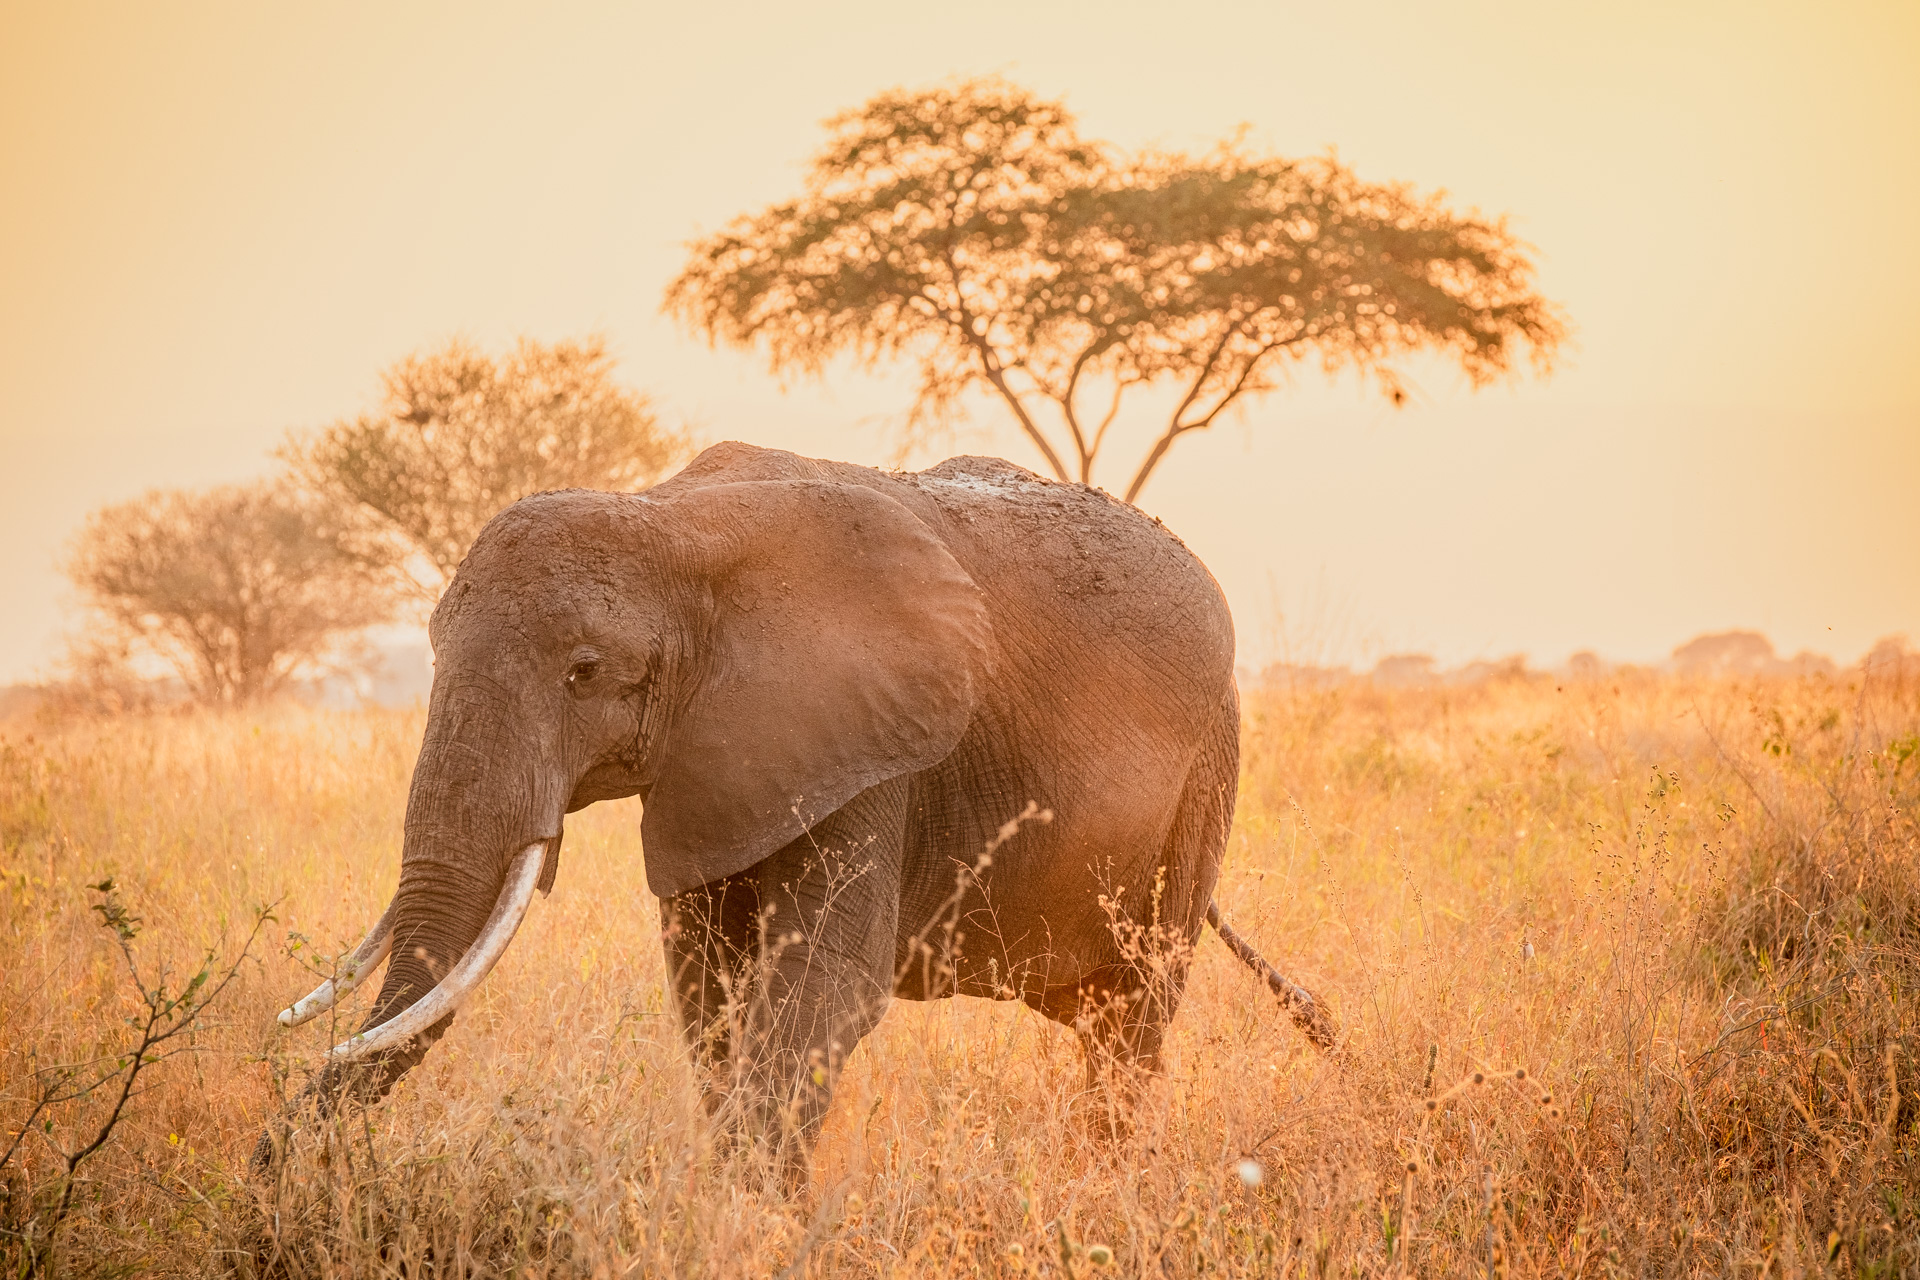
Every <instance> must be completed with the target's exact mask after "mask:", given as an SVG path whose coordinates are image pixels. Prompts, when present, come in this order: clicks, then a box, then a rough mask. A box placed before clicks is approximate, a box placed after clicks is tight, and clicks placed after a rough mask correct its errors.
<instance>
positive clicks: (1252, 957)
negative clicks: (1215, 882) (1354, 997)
mask: <svg viewBox="0 0 1920 1280" xmlns="http://www.w3.org/2000/svg"><path fill="white" fill-rule="evenodd" d="M1207 923H1208V924H1210V925H1212V926H1213V931H1214V932H1215V933H1217V934H1219V935H1220V941H1222V942H1224V943H1226V944H1227V950H1229V951H1231V952H1233V954H1234V955H1236V956H1238V957H1239V959H1240V963H1241V964H1244V965H1245V966H1247V968H1249V969H1251V970H1253V971H1254V972H1255V973H1257V974H1259V975H1260V976H1261V977H1262V978H1265V979H1266V980H1267V986H1268V987H1269V988H1270V989H1271V990H1272V991H1273V994H1274V995H1275V996H1276V997H1277V998H1278V999H1279V1001H1280V1003H1281V1004H1282V1005H1283V1006H1284V1007H1285V1008H1286V1011H1287V1012H1288V1013H1289V1014H1290V1015H1292V1017H1293V1021H1294V1024H1295V1025H1296V1026H1298V1027H1299V1028H1300V1029H1301V1030H1302V1031H1304V1032H1306V1033H1307V1039H1309V1040H1311V1041H1313V1042H1314V1043H1315V1044H1317V1045H1319V1046H1320V1047H1321V1048H1322V1049H1325V1050H1327V1051H1328V1052H1332V1051H1333V1049H1334V1048H1335V1047H1336V1045H1338V1043H1339V1040H1340V1026H1339V1024H1338V1023H1336V1022H1335V1021H1334V1020H1333V1015H1332V1014H1330V1013H1329V1012H1327V1007H1326V1005H1324V1004H1322V1003H1321V1002H1320V1000H1319V999H1318V998H1317V997H1315V996H1314V994H1313V992H1311V991H1309V990H1307V989H1306V988H1305V987H1302V986H1296V985H1295V984H1294V983H1291V982H1289V981H1287V979H1286V976H1285V975H1284V974H1282V973H1281V972H1280V971H1279V970H1278V969H1276V968H1274V967H1273V966H1272V965H1270V964H1268V963H1267V962H1266V960H1265V959H1264V958H1263V957H1262V956H1261V955H1260V953H1259V952H1258V951H1255V950H1254V949H1253V948H1252V946H1250V945H1249V944H1248V942H1247V940H1246V939H1245V938H1243V937H1241V936H1240V935H1239V934H1238V933H1235V932H1234V930H1233V926H1232V925H1230V924H1228V923H1227V922H1226V920H1225V919H1224V918H1222V916H1221V915H1220V906H1219V904H1218V903H1216V902H1214V901H1212V900H1211V899H1209V900H1208V902H1207Z"/></svg>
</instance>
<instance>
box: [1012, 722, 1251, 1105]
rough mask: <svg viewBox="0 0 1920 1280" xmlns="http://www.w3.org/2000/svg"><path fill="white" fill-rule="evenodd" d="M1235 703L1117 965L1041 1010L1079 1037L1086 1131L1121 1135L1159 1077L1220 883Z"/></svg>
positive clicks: (1051, 998) (1055, 990) (1204, 752)
mask: <svg viewBox="0 0 1920 1280" xmlns="http://www.w3.org/2000/svg"><path fill="white" fill-rule="evenodd" d="M1239 717H1240V712H1239V704H1238V701H1237V698H1235V697H1234V696H1233V695H1231V694H1230V695H1229V697H1228V699H1227V700H1226V701H1225V702H1224V703H1223V704H1222V706H1221V708H1220V714H1219V717H1218V719H1217V720H1216V722H1215V725H1214V728H1213V731H1212V732H1211V733H1210V734H1209V736H1208V739H1207V741H1206V742H1205V743H1204V744H1203V745H1202V747H1201V750H1200V751H1199V753H1198V754H1197V755H1196V756H1195V758H1194V762H1193V765H1192V766H1191V767H1190V768H1189V769H1188V772H1187V779H1186V782H1185V784H1184V785H1183V787H1182V788H1181V793H1180V802H1179V804H1178V806H1177V807H1176V809H1175V811H1174V817H1173V821H1172V822H1171V823H1170V824H1169V826H1168V829H1167V834H1166V836H1165V838H1164V840H1163V841H1162V844H1161V851H1160V858H1159V860H1158V863H1157V865H1156V866H1155V869H1154V880H1153V884H1152V885H1151V886H1149V887H1148V888H1147V891H1146V892H1144V893H1138V894H1132V895H1128V896H1129V897H1130V898H1131V899H1132V900H1133V901H1134V902H1135V903H1136V904H1137V908H1138V914H1137V915H1133V916H1122V917H1119V918H1117V919H1113V920H1110V921H1109V922H1108V927H1109V928H1110V929H1111V930H1112V931H1113V935H1114V944H1115V946H1116V948H1117V949H1118V951H1119V953H1120V956H1121V959H1120V961H1119V962H1118V963H1115V964H1110V965H1106V966H1103V967H1101V968H1099V969H1096V970H1095V971H1094V972H1092V973H1090V974H1087V975H1085V976H1084V977H1082V978H1081V979H1080V980H1079V981H1078V982H1075V983H1071V984H1067V985H1065V986H1061V987H1049V988H1047V990H1046V991H1045V992H1044V993H1042V995H1041V997H1040V1001H1039V1008H1040V1011H1041V1012H1042V1013H1044V1014H1046V1015H1047V1016H1048V1017H1050V1018H1053V1019H1054V1020H1055V1021H1057V1022H1064V1023H1066V1024H1067V1025H1069V1026H1071V1027H1072V1028H1073V1029H1074V1032H1075V1034H1077V1035H1078V1036H1079V1038H1080V1045H1081V1048H1082V1050H1083V1051H1084V1052H1085V1054H1086V1061H1087V1085H1088V1088H1087V1095H1086V1098H1087V1112H1086V1120H1087V1123H1088V1126H1089V1127H1090V1128H1091V1129H1092V1130H1093V1131H1094V1132H1095V1133H1096V1134H1098V1135H1100V1136H1103V1137H1120V1136H1123V1135H1124V1134H1125V1133H1127V1132H1128V1131H1129V1129H1130V1128H1131V1116H1132V1113H1133V1110H1134V1107H1135V1104H1136V1103H1137V1102H1138V1100H1139V1096H1140V1092H1141V1089H1142V1086H1143V1085H1144V1084H1145V1083H1146V1081H1147V1080H1148V1079H1149V1078H1151V1077H1153V1076H1156V1075H1159V1074H1160V1073H1161V1069H1162V1064H1161V1049H1162V1047H1163V1045H1164V1043H1165V1040H1166V1033H1167V1028H1168V1026H1169V1025H1170V1024H1171V1023H1172V1022H1173V1017H1174V1014H1175V1013H1177V1012H1178V1011H1179V1008H1180V998H1181V996H1182V995H1183V994H1184V993H1185V991H1186V985H1187V971H1188V968H1189V966H1190V965H1191V963H1192V960H1193V947H1194V943H1195V942H1196V941H1197V940H1198V938H1199V936H1200V925H1201V922H1202V921H1203V920H1204V919H1205V918H1206V913H1207V903H1208V902H1209V901H1211V900H1212V897H1213V888H1214V885H1215V883H1216V882H1217V881H1218V880H1219V877H1220V858H1221V854H1222V852H1223V851H1224V849H1225V847H1226V842H1227V832H1228V829H1229V828H1230V827H1231V825H1232V823H1233V806H1234V799H1235V795H1236V791H1237V787H1238V780H1239V779H1238V775H1239V767H1240V743H1239V726H1240V718H1239Z"/></svg>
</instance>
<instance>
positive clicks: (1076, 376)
mask: <svg viewBox="0 0 1920 1280" xmlns="http://www.w3.org/2000/svg"><path fill="white" fill-rule="evenodd" d="M1099 347H1100V341H1099V339H1097V338H1096V339H1095V340H1094V341H1092V342H1089V343H1088V344H1087V345H1086V347H1085V348H1084V349H1083V350H1082V351H1081V352H1080V354H1079V355H1077V356H1075V357H1074V358H1073V369H1072V371H1071V372H1069V373H1068V374H1067V386H1066V390H1064V391H1062V392H1061V393H1060V395H1059V397H1058V399H1059V402H1060V411H1061V413H1063V414H1064V415H1065V416H1066V419H1067V430H1069V431H1071V432H1072V433H1073V448H1074V452H1076V453H1078V454H1079V455H1080V483H1081V484H1088V483H1090V482H1091V479H1092V476H1093V455H1094V454H1095V453H1097V452H1098V451H1099V447H1100V446H1099V445H1097V444H1096V445H1095V446H1094V447H1093V448H1092V449H1089V448H1087V437H1086V435H1085V434H1084V433H1083V432H1082V431H1081V430H1080V415H1079V414H1077V413H1075V412H1074V409H1073V395H1074V392H1075V391H1076V390H1078V389H1079V386H1080V375H1081V374H1082V373H1084V372H1085V371H1086V368H1087V362H1088V361H1089V360H1091V359H1093V354H1094V352H1095V351H1097V350H1098V349H1099Z"/></svg>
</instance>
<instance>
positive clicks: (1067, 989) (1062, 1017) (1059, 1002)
mask: <svg viewBox="0 0 1920 1280" xmlns="http://www.w3.org/2000/svg"><path fill="white" fill-rule="evenodd" d="M1185 982H1186V966H1185V964H1184V963H1183V961H1182V959H1181V958H1180V957H1179V956H1178V954H1177V952H1175V953H1173V954H1162V955H1158V956H1153V957H1136V958H1134V959H1130V960H1128V961H1125V962H1122V963H1118V964H1112V965H1106V966H1103V967H1101V968H1099V969H1096V970H1094V971H1093V972H1092V973H1089V974H1087V975H1085V976H1084V977H1082V978H1081V979H1080V980H1079V981H1078V982H1073V983H1066V984H1063V985H1060V986H1054V987H1048V988H1047V989H1046V990H1045V991H1044V992H1042V993H1041V994H1040V996H1039V998H1038V1000H1036V1001H1033V1002H1031V1003H1033V1005H1034V1007H1035V1008H1037V1009H1038V1010H1039V1011H1040V1012H1041V1013H1042V1014H1044V1015H1046V1016H1047V1017H1048V1018H1051V1019H1052V1020H1053V1021H1055V1022H1059V1023H1062V1024H1063V1025H1065V1026H1068V1027H1071V1028H1072V1029H1073V1033H1074V1035H1075V1037H1076V1038H1078V1039H1079V1041H1080V1049H1081V1052H1082V1053H1083V1054H1084V1056H1085V1059H1086V1071H1087V1076H1086V1079H1087V1086H1086V1091H1085V1092H1084V1093H1083V1094H1082V1095H1081V1097H1080V1099H1079V1100H1078V1101H1077V1103H1076V1107H1075V1109H1076V1110H1077V1111H1078V1112H1079V1113H1080V1116H1081V1119H1082V1121H1083V1122H1084V1123H1085V1125H1086V1127H1087V1130H1088V1132H1090V1133H1091V1134H1093V1136H1095V1137H1096V1138H1101V1139H1116V1138H1122V1137H1125V1136H1126V1135H1127V1134H1128V1133H1129V1132H1130V1131H1131V1129H1132V1115H1133V1111H1134V1108H1135V1105H1136V1104H1137V1103H1138V1101H1139V1098H1140V1093H1141V1090H1142V1089H1143V1087H1144V1086H1145V1084H1146V1082H1147V1081H1148V1080H1149V1079H1151V1078H1152V1077H1154V1076H1157V1075H1159V1074H1160V1073H1161V1059H1160V1050H1161V1046H1162V1044H1163V1042H1164V1040H1165V1037H1166V1030H1167V1024H1168V1023H1170V1022H1171V1021H1172V1020H1173V1014H1174V1011H1175V1010H1176V1009H1177V1008H1178V1007H1179V1003H1180V994H1181V990H1182V988H1183V987H1184V986H1185Z"/></svg>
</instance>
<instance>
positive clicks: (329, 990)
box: [280, 897, 398, 1027]
mask: <svg viewBox="0 0 1920 1280" xmlns="http://www.w3.org/2000/svg"><path fill="white" fill-rule="evenodd" d="M395 900H396V901H397V900H398V899H397V897H396V899H395ZM392 950H393V903H392V902H389V903H387V910H386V914H384V915H382V916H381V917H380V922H379V923H378V924H376V925H374V926H373V931H372V932H371V933H369V934H368V935H367V936H366V937H364V938H362V939H361V940H360V945H359V946H357V947H355V948H354V949H353V951H352V952H351V953H350V954H349V955H348V956H347V958H346V959H344V960H342V961H341V962H340V967H339V969H338V970H337V971H336V972H335V973H334V975H333V976H332V977H331V978H329V979H327V980H326V981H325V982H323V983H321V984H320V985H319V986H317V987H315V988H314V989H313V994H311V995H309V996H307V997H306V998H305V999H301V1000H296V1001H294V1002H293V1003H292V1004H291V1005H289V1006H287V1007H286V1008H285V1009H282V1010H281V1011H280V1025H281V1026H283V1027H297V1026H299V1025H300V1024H301V1023H303V1022H307V1021H310V1020H312V1019H314V1018H317V1017H319V1016H320V1015H321V1014H323V1013H325V1012H326V1011H327V1010H329V1009H331V1008H333V1006H334V1005H336V1004H339V1003H340V1002H341V1001H342V1000H344V999H346V998H347V993H348V992H350V991H352V990H353V989H354V988H355V987H357V986H359V985H360V984H361V983H362V982H364V981H365V980H366V977H367V975H368V974H370V973H372V972H373V971H374V970H375V969H378V968H379V967H380V962H381V961H382V960H385V959H386V958H387V953H388V952H389V951H392Z"/></svg>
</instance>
